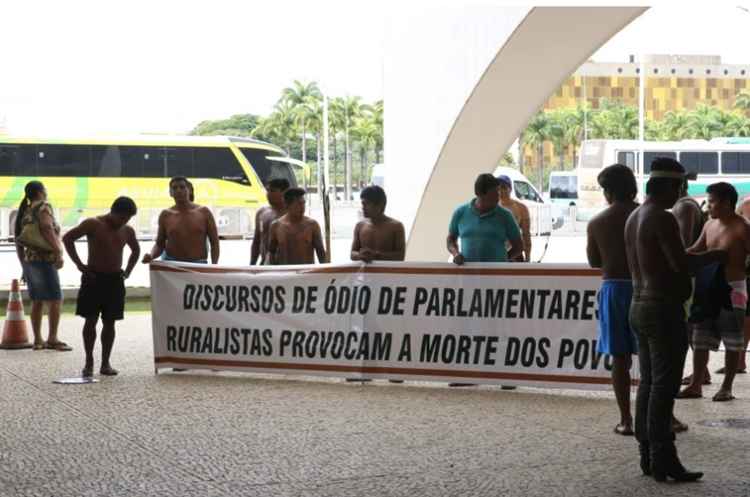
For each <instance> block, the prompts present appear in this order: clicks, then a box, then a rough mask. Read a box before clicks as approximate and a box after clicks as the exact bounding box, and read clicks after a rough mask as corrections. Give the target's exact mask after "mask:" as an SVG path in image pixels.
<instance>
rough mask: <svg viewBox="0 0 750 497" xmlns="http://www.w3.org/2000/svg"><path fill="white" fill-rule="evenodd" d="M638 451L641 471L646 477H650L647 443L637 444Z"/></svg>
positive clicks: (649, 454)
mask: <svg viewBox="0 0 750 497" xmlns="http://www.w3.org/2000/svg"><path fill="white" fill-rule="evenodd" d="M638 451H639V452H640V453H641V471H643V474H644V475H646V476H651V451H650V450H649V447H648V443H641V444H638Z"/></svg>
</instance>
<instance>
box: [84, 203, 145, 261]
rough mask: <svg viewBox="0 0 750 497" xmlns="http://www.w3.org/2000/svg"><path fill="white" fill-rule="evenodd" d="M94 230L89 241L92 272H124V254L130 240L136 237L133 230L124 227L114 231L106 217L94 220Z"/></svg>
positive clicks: (89, 258)
mask: <svg viewBox="0 0 750 497" xmlns="http://www.w3.org/2000/svg"><path fill="white" fill-rule="evenodd" d="M93 220H94V222H95V223H94V230H93V231H92V232H90V233H89V234H88V235H87V236H86V239H87V240H88V251H89V253H88V263H87V264H86V265H87V266H88V267H89V269H90V270H91V271H95V272H98V273H117V272H119V271H121V270H122V252H123V248H124V247H125V244H126V243H127V242H128V239H130V238H132V237H134V236H135V233H133V228H131V227H130V226H128V225H124V226H122V227H120V228H119V229H113V228H112V227H111V226H110V225H109V223H107V221H106V220H105V219H104V216H98V217H95V218H93Z"/></svg>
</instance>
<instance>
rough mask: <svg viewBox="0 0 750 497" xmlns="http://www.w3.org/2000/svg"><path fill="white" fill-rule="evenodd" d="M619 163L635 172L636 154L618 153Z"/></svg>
mask: <svg viewBox="0 0 750 497" xmlns="http://www.w3.org/2000/svg"><path fill="white" fill-rule="evenodd" d="M617 163H618V164H622V165H623V166H627V167H628V169H630V170H631V171H635V152H617Z"/></svg>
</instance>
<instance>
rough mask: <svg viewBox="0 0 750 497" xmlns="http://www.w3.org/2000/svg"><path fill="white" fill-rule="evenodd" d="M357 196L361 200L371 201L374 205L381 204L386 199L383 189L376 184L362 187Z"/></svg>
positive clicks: (383, 203) (384, 202)
mask: <svg viewBox="0 0 750 497" xmlns="http://www.w3.org/2000/svg"><path fill="white" fill-rule="evenodd" d="M359 198H361V199H362V200H367V201H368V202H372V203H373V204H375V205H383V206H384V205H385V204H386V202H387V201H388V199H387V197H386V196H385V190H383V189H382V188H381V187H379V186H378V185H370V186H368V187H365V188H364V189H362V191H361V192H360V194H359Z"/></svg>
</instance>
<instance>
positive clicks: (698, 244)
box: [687, 223, 708, 254]
mask: <svg viewBox="0 0 750 497" xmlns="http://www.w3.org/2000/svg"><path fill="white" fill-rule="evenodd" d="M707 225H708V223H706V226H707ZM706 226H704V227H703V231H701V235H700V236H699V237H698V239H697V240H696V241H695V243H693V244H692V245H691V246H690V247H688V248H687V253H688V254H700V253H701V252H705V251H706V250H708V244H707V243H706Z"/></svg>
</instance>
